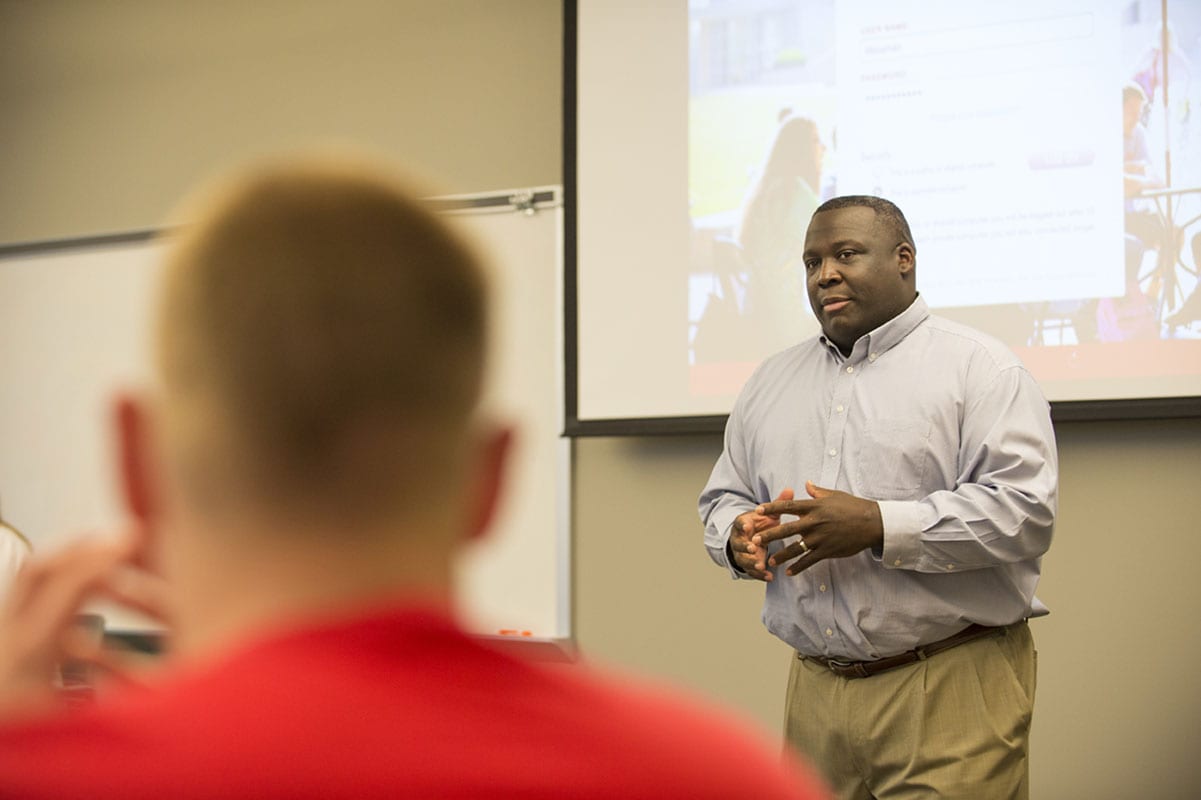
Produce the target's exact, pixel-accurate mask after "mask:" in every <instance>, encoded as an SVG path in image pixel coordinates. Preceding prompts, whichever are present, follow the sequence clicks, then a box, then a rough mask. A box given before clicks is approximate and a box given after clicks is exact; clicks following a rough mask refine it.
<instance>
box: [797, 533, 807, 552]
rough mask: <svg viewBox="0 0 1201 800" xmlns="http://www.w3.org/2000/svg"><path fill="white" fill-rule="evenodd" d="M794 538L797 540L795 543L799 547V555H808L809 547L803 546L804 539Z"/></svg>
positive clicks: (801, 537)
mask: <svg viewBox="0 0 1201 800" xmlns="http://www.w3.org/2000/svg"><path fill="white" fill-rule="evenodd" d="M796 538H797V543H798V544H799V545H800V546H801V555H802V556H807V555H809V552H810V550H809V545H807V544H805V537H804V536H798V537H796Z"/></svg>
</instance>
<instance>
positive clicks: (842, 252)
mask: <svg viewBox="0 0 1201 800" xmlns="http://www.w3.org/2000/svg"><path fill="white" fill-rule="evenodd" d="M853 255H855V251H854V250H840V251H838V257H839V258H840V259H842V260H843V261H845V260H846V259H848V258H850V257H851V256H853Z"/></svg>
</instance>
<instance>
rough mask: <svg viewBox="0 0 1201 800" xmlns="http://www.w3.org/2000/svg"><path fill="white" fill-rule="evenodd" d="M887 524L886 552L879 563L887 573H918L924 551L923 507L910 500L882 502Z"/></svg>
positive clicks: (882, 518) (885, 526)
mask: <svg viewBox="0 0 1201 800" xmlns="http://www.w3.org/2000/svg"><path fill="white" fill-rule="evenodd" d="M877 505H878V506H880V520H881V521H882V522H883V524H884V550H883V552H882V553H881V555H880V561H881V563H882V564H883V565H884V567H885V568H886V569H917V564H918V558H919V557H920V556H921V548H922V524H921V520H920V518H919V516H920V514H921V505H920V504H919V503H915V502H912V501H907V500H880V501H879V502H877Z"/></svg>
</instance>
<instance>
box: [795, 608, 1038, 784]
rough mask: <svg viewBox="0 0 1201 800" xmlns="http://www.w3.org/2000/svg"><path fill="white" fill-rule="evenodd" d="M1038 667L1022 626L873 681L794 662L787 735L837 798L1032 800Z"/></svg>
mask: <svg viewBox="0 0 1201 800" xmlns="http://www.w3.org/2000/svg"><path fill="white" fill-rule="evenodd" d="M1036 667H1037V653H1036V652H1035V650H1034V641H1033V639H1032V638H1031V636H1030V629H1029V627H1027V626H1026V625H1025V624H1024V623H1023V624H1018V625H1013V626H1010V627H1009V628H1007V629H1005V631H1004V632H998V633H997V634H996V635H993V636H986V637H984V638H981V639H976V640H974V641H971V642H968V643H966V644H962V645H959V646H958V647H953V648H951V649H950V650H945V651H943V652H941V653H938V654H936V655H934V656H931V657H930V658H929V659H927V660H925V661H918V662H917V663H914V664H909V665H907V666H904V667H899V668H897V669H894V670H890V671H888V672H882V673H880V674H878V675H873V676H871V677H868V678H840V677H839V676H837V675H835V674H833V673H832V672H830V670H829V669H828V668H826V667H824V666H822V665H821V664H818V663H816V662H814V661H806V660H804V659H801V658H800V657H799V656H794V657H793V663H792V670H791V674H790V675H789V679H788V696H787V700H786V701H785V702H786V703H787V708H786V711H785V720H784V738H785V740H786V741H787V742H788V744H790V745H791V746H792V747H793V748H795V749H796V750H797V751H799V752H801V753H802V754H804V755H805V756H806V757H807V758H808V759H809V760H810V762H811V763H812V764H813V765H814V766H815V767H816V768H817V769H818V770H819V771H821V772H822V773H823V774H824V775H825V777H826V780H827V781H828V782H829V784H830V787H831V788H832V789H833V790H834V792H835V794H836V796H837V797H838V798H840V800H870V798H877V799H878V800H900V799H901V798H905V799H906V800H908V799H909V798H932V797H938V798H971V799H972V800H990V799H991V798H1020V799H1021V800H1025V798H1026V797H1027V796H1028V794H1029V786H1028V776H1029V763H1028V760H1027V755H1028V752H1029V735H1030V718H1031V713H1032V710H1033V705H1034V687H1035V672H1036Z"/></svg>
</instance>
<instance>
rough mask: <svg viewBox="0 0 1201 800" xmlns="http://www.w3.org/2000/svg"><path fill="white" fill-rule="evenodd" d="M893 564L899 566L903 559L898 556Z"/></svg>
mask: <svg viewBox="0 0 1201 800" xmlns="http://www.w3.org/2000/svg"><path fill="white" fill-rule="evenodd" d="M892 565H893V566H894V567H899V566H901V559H899V558H898V559H897V560H896V561H894V562H892Z"/></svg>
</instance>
